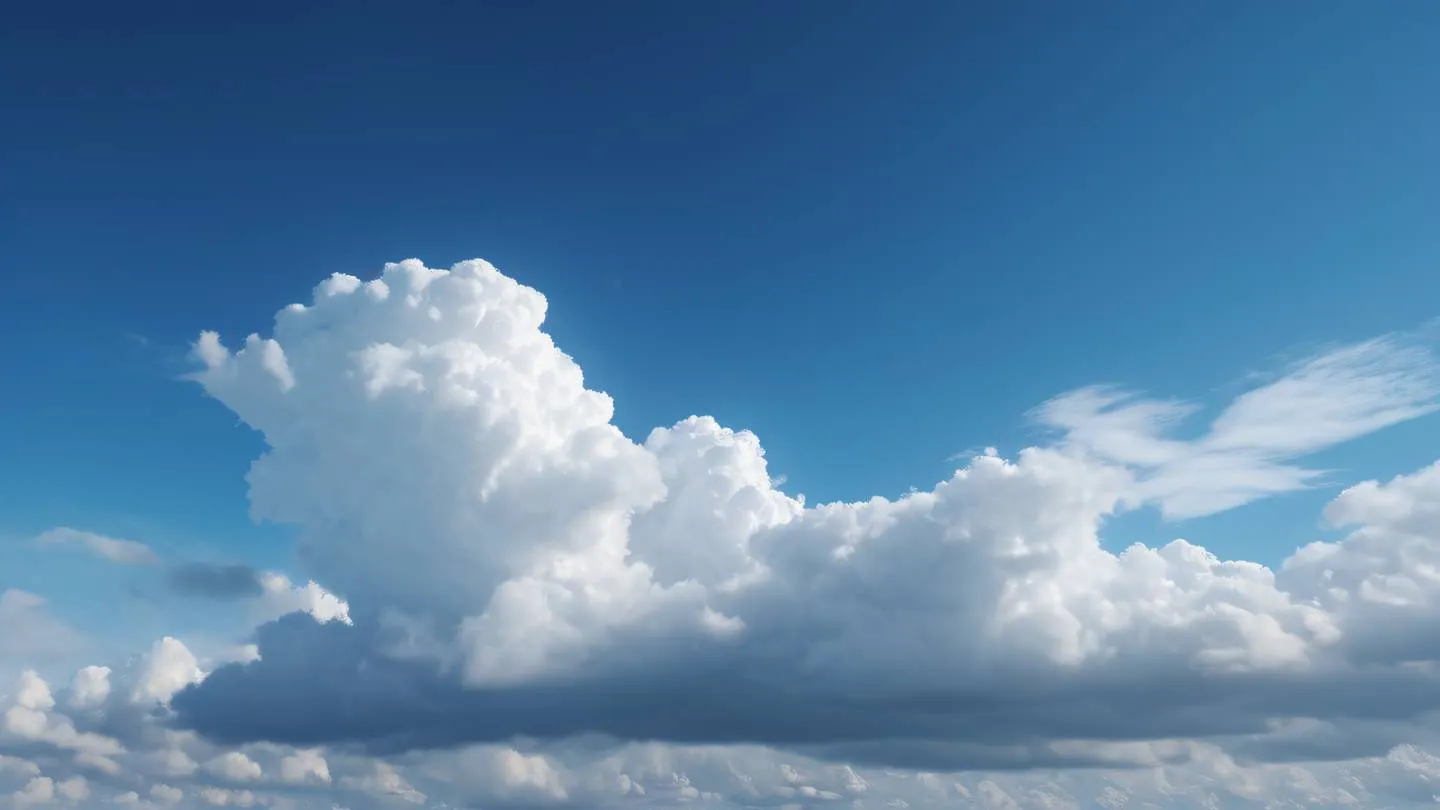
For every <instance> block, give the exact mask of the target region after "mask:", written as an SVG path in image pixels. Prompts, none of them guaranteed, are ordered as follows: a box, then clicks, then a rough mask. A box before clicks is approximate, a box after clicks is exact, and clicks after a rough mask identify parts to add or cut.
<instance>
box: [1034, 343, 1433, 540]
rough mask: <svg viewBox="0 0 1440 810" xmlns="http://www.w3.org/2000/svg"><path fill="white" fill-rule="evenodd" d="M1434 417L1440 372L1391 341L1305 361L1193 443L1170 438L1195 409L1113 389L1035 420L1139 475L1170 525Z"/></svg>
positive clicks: (1234, 406) (1246, 397)
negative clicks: (1386, 431)
mask: <svg viewBox="0 0 1440 810" xmlns="http://www.w3.org/2000/svg"><path fill="white" fill-rule="evenodd" d="M1437 409H1440V365H1437V363H1436V358H1435V355H1434V353H1433V352H1432V351H1431V350H1430V348H1429V347H1428V346H1427V345H1425V344H1424V343H1423V342H1422V341H1420V340H1419V339H1417V338H1415V337H1413V336H1409V335H1404V334H1391V335H1386V336H1382V337H1378V338H1375V339H1372V340H1367V341H1364V342H1361V343H1355V344H1350V345H1346V346H1342V347H1340V348H1336V349H1332V350H1330V351H1326V352H1323V353H1321V354H1317V355H1314V356H1312V357H1310V358H1308V359H1305V360H1302V361H1300V362H1298V363H1295V364H1293V365H1292V366H1290V367H1289V368H1288V369H1286V371H1285V372H1284V373H1283V374H1282V375H1281V376H1280V377H1279V378H1278V379H1275V380H1274V381H1272V382H1270V383H1268V384H1266V385H1263V386H1260V387H1258V388H1254V389H1252V390H1250V391H1247V392H1246V393H1244V394H1242V395H1240V396H1239V397H1237V398H1235V400H1233V401H1232V402H1231V403H1230V404H1229V405H1228V406H1226V407H1225V409H1224V410H1223V411H1221V412H1220V414H1219V415H1218V416H1216V417H1215V419H1214V420H1213V421H1212V422H1211V423H1210V426H1209V429H1208V430H1207V431H1205V432H1204V433H1203V434H1202V435H1200V436H1198V437H1196V438H1192V439H1180V438H1175V437H1174V436H1173V433H1174V432H1175V430H1176V429H1177V428H1178V427H1180V426H1181V425H1182V424H1183V423H1184V422H1185V421H1186V420H1187V419H1189V418H1190V417H1193V416H1194V415H1195V414H1196V413H1197V412H1198V411H1199V410H1200V408H1199V406H1198V405H1196V404H1195V403H1192V402H1186V401H1182V400H1174V399H1152V398H1147V397H1144V396H1142V395H1139V394H1137V393H1135V392H1132V391H1128V390H1125V389H1122V388H1116V387H1110V386H1088V387H1085V388H1080V389H1077V390H1074V391H1070V392H1068V393H1066V394H1062V395H1060V396H1058V397H1056V398H1054V399H1052V400H1050V401H1048V402H1046V403H1044V404H1043V405H1041V406H1040V407H1038V408H1036V409H1035V411H1034V412H1033V413H1032V416H1033V417H1034V418H1036V419H1037V420H1038V421H1040V422H1041V423H1042V424H1044V425H1047V426H1049V427H1053V428H1056V429H1058V430H1060V431H1062V432H1063V433H1064V439H1063V443H1064V444H1065V445H1067V446H1069V447H1071V448H1073V449H1078V450H1080V451H1082V452H1084V453H1086V454H1088V455H1091V456H1094V457H1096V458H1099V459H1103V460H1105V461H1108V462H1112V463H1116V464H1122V465H1124V466H1126V467H1129V468H1131V469H1132V470H1134V471H1136V473H1137V475H1136V485H1135V488H1134V492H1133V493H1132V495H1133V498H1134V499H1135V500H1137V501H1141V502H1149V503H1154V504H1156V505H1158V506H1159V508H1160V510H1161V512H1162V513H1163V514H1164V515H1165V517H1167V518H1171V519H1181V518H1190V517H1200V516H1203V515H1208V514H1213V513H1216V512H1221V511H1224V510H1226V509H1231V508H1234V507H1237V506H1242V505H1244V504H1246V503H1249V502H1251V501H1254V500H1257V499H1259V498H1263V497H1266V496H1269V495H1275V494H1279V493H1283V492H1290V491H1293V490H1298V489H1304V488H1306V487H1309V486H1312V485H1313V484H1314V483H1315V481H1316V480H1317V479H1318V478H1319V477H1320V476H1322V475H1323V474H1324V472H1325V471H1324V470H1319V469H1314V468H1311V467H1307V466H1304V465H1302V464H1299V463H1297V462H1299V461H1300V460H1301V459H1303V458H1304V457H1306V456H1309V455H1312V454H1314V453H1317V452H1319V451H1321V450H1325V449H1326V448H1329V447H1333V446H1335V445H1338V444H1341V443H1344V442H1347V441H1351V440H1353V439H1357V438H1359V437H1361V436H1365V435H1367V434H1369V433H1373V432H1375V431H1377V430H1381V429H1383V428H1387V427H1390V426H1392V425H1396V424H1399V423H1401V422H1405V421H1408V420H1411V419H1415V418H1417V417H1420V416H1424V415H1426V414H1429V413H1432V412H1434V411H1435V410H1437Z"/></svg>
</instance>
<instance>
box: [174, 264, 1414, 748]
mask: <svg viewBox="0 0 1440 810" xmlns="http://www.w3.org/2000/svg"><path fill="white" fill-rule="evenodd" d="M545 311H546V302H545V299H544V297H543V296H542V295H541V294H540V293H538V292H536V291H534V290H532V289H529V288H527V287H524V286H523V285H520V284H519V283H517V282H516V281H514V280H513V279H510V278H508V277H506V276H504V275H503V274H501V273H500V272H499V271H497V270H496V269H495V268H494V267H492V266H490V265H489V264H487V263H485V262H482V261H472V262H465V263H462V264H459V265H456V266H455V267H453V268H451V269H450V270H448V271H447V270H435V269H430V268H426V267H424V266H423V265H422V264H421V263H420V262H418V261H408V262H402V263H399V264H394V265H389V266H387V267H386V268H385V270H384V272H383V274H382V275H381V277H380V278H378V279H376V280H373V281H369V282H361V281H360V280H359V279H356V278H354V277H350V276H341V275H337V276H334V277H332V278H331V279H329V280H328V281H326V282H325V283H323V284H321V285H320V286H319V287H318V288H317V289H316V293H315V299H314V302H313V303H312V304H310V305H293V306H290V307H287V308H286V309H284V310H283V311H281V312H280V313H279V315H278V316H277V318H276V322H275V327H274V331H273V336H272V337H269V338H262V337H260V336H258V335H252V336H250V337H249V338H247V339H246V340H245V342H244V345H243V346H242V347H240V348H239V349H238V350H236V351H231V350H230V349H228V348H227V347H226V346H225V345H224V344H223V343H222V341H221V339H220V337H219V336H218V335H216V334H214V333H205V334H203V335H202V336H201V338H200V340H199V341H198V342H197V344H196V354H197V356H198V358H199V359H200V360H201V361H202V362H203V369H202V370H201V371H200V372H198V373H197V375H196V378H197V379H198V381H199V382H200V383H201V384H202V385H203V386H204V388H205V390H206V391H207V392H208V393H209V394H210V395H212V396H213V397H215V398H216V399H218V400H219V401H221V402H222V403H224V404H225V405H226V406H227V407H229V408H231V409H233V410H234V412H235V413H236V414H238V415H239V416H240V417H241V418H242V419H243V420H244V421H245V422H247V423H248V424H250V425H251V426H253V427H254V428H255V429H256V430H258V431H260V432H261V433H262V434H263V435H264V437H265V440H266V442H267V444H268V446H269V449H268V451H267V452H266V453H265V455H264V456H263V457H262V458H260V459H259V460H257V461H256V462H255V464H254V465H253V467H252V469H251V470H250V473H249V481H250V485H251V499H252V511H253V514H254V516H255V517H256V518H257V519H261V520H270V521H277V522H282V523H287V524H291V525H293V526H295V527H296V528H297V529H298V536H299V543H300V556H301V559H302V561H303V563H304V566H305V568H306V572H305V573H307V574H308V575H310V576H313V577H315V579H317V580H318V581H320V582H323V583H325V584H326V586H327V587H330V588H332V589H334V590H335V591H336V592H337V593H339V594H340V595H341V596H343V597H344V598H345V599H347V600H348V602H349V604H350V614H351V615H352V616H353V617H354V622H353V623H352V624H342V623H336V622H331V623H326V624H318V623H316V622H314V621H310V620H307V619H303V618H302V617H289V618H285V619H281V620H280V621H278V622H275V623H272V624H269V625H267V626H265V627H263V628H262V629H261V630H260V631H259V633H258V635H257V644H258V650H259V655H260V658H259V660H256V661H251V662H249V663H246V664H243V665H242V664H236V665H232V666H229V667H223V668H221V669H219V670H218V671H216V672H214V673H213V674H211V675H210V676H209V677H208V678H207V679H205V680H204V682H203V683H200V684H198V685H196V686H192V687H190V688H188V689H186V690H184V691H182V692H180V693H179V694H177V695H176V697H175V698H174V701H173V706H174V709H175V711H176V712H177V713H178V719H179V720H178V721H179V723H180V724H182V725H183V726H184V727H187V728H190V729H194V730H196V731H198V732H200V733H202V734H203V735H205V736H207V737H208V738H210V739H213V740H219V741H224V742H229V743H244V742H255V741H270V742H274V743H285V744H297V745H320V744H353V745H355V746H357V747H360V748H365V749H368V750H370V751H371V752H372V753H373V752H384V753H391V754H396V753H400V752H403V751H406V750H411V749H417V748H430V747H461V746H465V745H467V744H470V743H503V742H506V741H512V740H516V739H526V738H528V739H548V740H563V739H567V738H577V737H584V736H599V737H603V738H619V739H622V740H636V741H644V740H664V741H672V742H683V743H695V744H708V743H756V744H763V745H770V746H781V747H784V748H786V749H790V750H795V751H798V752H800V753H801V754H803V755H806V756H811V757H815V758H817V759H819V760H832V761H838V760H848V761H856V762H873V763H885V764H893V765H907V766H915V767H923V768H929V769H933V770H945V769H956V768H990V769H1004V768H1011V769H1013V768H1026V767H1035V766H1040V765H1066V764H1091V765H1095V764H1104V763H1109V764H1114V763H1115V762H1117V761H1126V760H1127V758H1129V759H1136V761H1137V762H1138V761H1144V760H1146V759H1147V758H1150V759H1153V758H1154V757H1156V756H1160V757H1162V758H1163V757H1164V756H1188V754H1184V753H1183V749H1181V748H1176V749H1164V750H1171V751H1172V753H1171V754H1164V753H1161V754H1157V753H1156V751H1157V750H1162V749H1156V748H1154V747H1153V745H1152V744H1155V743H1158V742H1160V741H1165V740H1174V739H1178V738H1190V739H1200V738H1203V739H1206V740H1208V743H1207V744H1210V745H1214V746H1217V750H1219V751H1223V752H1228V753H1227V754H1226V755H1227V756H1229V755H1232V754H1233V755H1235V756H1239V757H1248V758H1251V759H1255V760H1258V761H1286V760H1289V759H1297V758H1306V757H1311V756H1336V757H1340V756H1345V757H1348V756H1360V755H1382V754H1384V753H1385V752H1386V751H1387V750H1390V748H1391V747H1392V746H1394V745H1395V744H1397V743H1401V742H1406V741H1410V740H1417V739H1420V738H1422V737H1425V736H1426V735H1427V734H1428V731H1427V729H1428V728H1429V720H1428V715H1429V713H1430V712H1431V711H1432V710H1433V709H1435V708H1436V705H1437V702H1440V697H1437V696H1440V689H1437V687H1440V682H1437V680H1436V677H1435V674H1434V668H1433V666H1432V662H1433V660H1434V659H1435V657H1436V656H1435V655H1434V652H1435V651H1434V649H1433V648H1434V644H1433V642H1432V641H1430V639H1431V638H1433V635H1431V634H1429V633H1428V632H1427V630H1428V629H1429V628H1430V627H1431V626H1432V624H1433V618H1434V616H1436V615H1437V614H1436V613H1435V610H1434V605H1435V594H1436V593H1440V591H1437V588H1436V585H1437V582H1440V578H1436V577H1434V576H1431V575H1430V574H1429V573H1424V572H1425V571H1430V570H1431V569H1429V568H1417V567H1416V564H1417V561H1422V562H1424V564H1425V565H1426V566H1428V565H1430V564H1431V563H1432V562H1433V557H1434V553H1435V548H1436V546H1435V542H1436V540H1435V538H1436V534H1435V531H1434V529H1435V525H1434V524H1435V521H1434V520H1433V512H1434V510H1435V508H1436V507H1435V504H1436V502H1437V500H1440V497H1437V496H1440V493H1436V492H1435V491H1434V490H1435V489H1436V487H1434V486H1433V485H1429V486H1427V485H1424V484H1423V483H1415V482H1414V481H1413V480H1412V479H1400V480H1397V481H1396V482H1392V483H1390V484H1383V485H1382V484H1367V485H1362V486H1360V487H1357V488H1354V489H1351V490H1349V491H1347V492H1346V493H1345V494H1344V495H1342V496H1341V497H1340V498H1339V499H1338V500H1337V501H1336V502H1335V505H1334V506H1332V507H1331V512H1330V516H1331V517H1332V519H1334V520H1335V521H1336V522H1337V523H1340V524H1346V525H1350V526H1352V527H1354V528H1353V533H1352V534H1351V535H1350V536H1349V537H1347V538H1346V539H1344V540H1342V541H1340V542H1338V543H1336V544H1332V545H1328V546H1315V547H1312V548H1308V549H1304V550H1302V551H1300V552H1299V553H1297V554H1296V555H1295V556H1294V557H1293V558H1292V559H1291V560H1290V561H1288V562H1287V563H1286V564H1285V565H1284V566H1283V567H1282V568H1280V569H1279V570H1278V572H1277V571H1272V570H1270V569H1268V568H1266V567H1264V566H1261V565H1257V564H1253V563H1247V562H1233V561H1223V560H1219V559H1217V558H1216V557H1214V556H1213V555H1211V554H1209V553H1208V552H1206V551H1205V550H1204V549H1203V548H1200V547H1197V546H1194V545H1191V544H1189V543H1186V542H1184V541H1174V542H1171V543H1168V544H1165V545H1161V546H1158V547H1146V546H1135V547H1132V548H1129V549H1126V550H1124V551H1121V552H1120V553H1112V552H1111V551H1109V550H1107V549H1106V548H1105V547H1104V546H1103V544H1102V542H1101V532H1102V530H1103V527H1104V526H1105V521H1106V520H1107V518H1108V517H1110V516H1111V515H1113V514H1115V513H1116V512H1117V511H1120V510H1123V509H1128V508H1135V507H1137V506H1141V505H1144V504H1148V503H1154V504H1158V505H1159V506H1161V507H1162V508H1163V509H1164V510H1165V511H1166V512H1167V514H1172V515H1175V516H1185V515H1193V514H1203V513H1206V512H1209V511H1215V510H1217V509H1223V508H1228V507H1230V506H1234V505H1236V504H1239V503H1243V502H1245V501H1248V500H1253V499H1254V498H1256V497H1261V496H1264V495H1267V494H1273V493H1276V492H1282V491H1286V490H1289V489H1295V488H1300V487H1304V486H1308V485H1311V484H1312V483H1313V481H1314V480H1315V476H1316V473H1314V472H1313V471H1310V470H1307V469H1305V468H1303V467H1300V466H1298V465H1296V464H1295V463H1294V461H1295V460H1296V459H1298V458H1301V457H1303V456H1304V455H1306V454H1309V453H1311V452H1314V451H1316V450H1319V449H1323V448H1324V447H1326V446H1329V445H1331V444H1334V443H1336V442H1339V441H1344V440H1348V439H1351V438H1354V437H1356V436H1358V435H1362V434H1363V433H1365V432H1368V431H1371V430H1375V429H1379V428H1382V427H1385V426H1387V425H1389V424H1393V423H1395V422H1398V421H1403V420H1404V419H1409V418H1414V417H1416V416H1420V415H1423V414H1425V413H1428V412H1430V411H1431V410H1433V408H1434V398H1435V394H1436V386H1435V384H1434V369H1433V362H1432V359H1431V357H1430V355H1429V353H1428V351H1426V350H1425V349H1424V348H1423V347H1420V346H1416V345H1413V344H1411V343H1409V342H1407V341H1405V340H1403V339H1401V338H1399V337H1387V338H1382V339H1377V340H1375V341H1370V342H1367V343H1364V344H1359V345H1356V346H1350V347H1342V348H1341V349H1338V350H1336V351H1333V352H1330V353H1327V354H1324V355H1321V356H1318V357H1316V358H1312V359H1311V360H1309V361H1307V362H1305V363H1301V364H1298V365H1297V366H1296V367H1294V368H1293V369H1291V370H1289V371H1288V372H1287V373H1286V374H1285V375H1283V376H1282V377H1281V378H1280V379H1278V380H1275V381H1273V382H1271V383H1270V384H1268V385H1266V386H1262V387H1260V388H1258V389H1256V390H1254V391H1252V392H1250V393H1247V394H1246V395H1245V396H1243V397H1241V398H1240V399H1239V400H1237V401H1236V402H1235V403H1234V404H1233V405H1232V406H1231V407H1230V408H1229V409H1227V410H1226V411H1225V412H1224V413H1223V414H1222V415H1221V417H1220V418H1218V419H1216V420H1215V422H1214V424H1213V425H1212V427H1211V429H1210V431H1209V432H1208V433H1206V434H1204V436H1203V437H1202V438H1200V439H1198V440H1190V441H1186V440H1180V439H1175V438H1169V437H1167V436H1166V435H1164V434H1165V431H1166V429H1167V428H1168V427H1169V426H1170V425H1171V424H1172V423H1174V422H1175V421H1176V420H1178V419H1179V418H1181V417H1183V416H1185V415H1187V414H1188V413H1189V409H1188V408H1187V407H1186V406H1183V405H1181V404H1178V403H1166V402H1153V401H1149V400H1144V399H1143V398H1136V397H1134V396H1132V395H1128V394H1123V393H1120V392H1116V391H1114V390H1112V389H1086V390H1083V391H1080V392H1075V393H1073V394H1070V395H1067V396H1064V397H1060V398H1057V399H1056V400H1054V401H1052V402H1050V403H1047V404H1046V405H1045V406H1043V407H1042V408H1041V409H1040V410H1039V411H1037V416H1038V417H1039V418H1040V419H1041V420H1042V421H1044V422H1045V423H1047V424H1049V425H1050V426H1052V427H1054V428H1057V429H1058V430H1059V431H1060V433H1059V434H1058V436H1057V439H1056V441H1055V442H1054V443H1053V444H1052V445H1050V446H1048V447H1035V448H1030V449H1027V450H1024V451H1022V452H1020V453H1019V454H1017V455H1016V456H1015V457H1014V458H1013V459H1012V460H1006V459H1003V458H1001V457H1000V456H999V455H998V454H995V453H987V454H985V455H982V456H979V457H976V458H974V459H972V460H970V461H969V462H968V463H967V464H966V465H965V466H964V467H962V468H961V469H959V470H957V471H956V473H955V474H954V476H953V477H951V478H950V479H948V480H946V481H944V482H942V483H940V484H939V485H937V486H936V487H935V488H934V489H932V490H929V491H922V492H913V493H911V494H909V495H907V496H905V497H903V498H900V499H897V500H889V499H884V498H875V499H872V500H870V501H866V502H862V503H853V504H828V505H821V506H807V505H806V504H805V503H803V501H802V500H801V499H799V498H798V497H792V496H791V495H788V494H786V493H785V492H783V491H781V490H780V489H779V488H778V487H777V486H776V484H775V482H774V481H773V480H772V479H771V477H770V475H769V474H768V471H767V469H766V465H765V458H764V453H763V451H762V449H761V446H760V443H759V441H758V439H757V438H756V437H755V436H753V435H751V434H749V433H747V432H743V431H740V432H736V431H732V430H729V429H726V428H724V427H722V426H721V425H719V424H717V423H716V422H715V421H714V420H713V419H710V418H707V417H694V418H691V419H688V420H685V421H683V422H681V423H679V424H677V425H675V426H673V427H670V428H662V429H657V430H655V431H654V432H653V433H652V434H651V435H650V436H649V437H647V438H646V440H645V441H644V442H643V443H637V442H634V441H632V440H630V439H629V438H627V437H626V436H624V435H623V434H622V433H621V432H620V431H619V430H618V429H617V428H616V427H615V426H614V425H613V424H612V423H611V417H612V414H613V405H612V403H611V401H610V399H609V398H608V397H607V396H606V395H604V394H601V393H598V392H594V391H591V390H588V389H587V388H586V387H585V384H584V379H583V376H582V374H581V371H580V369H579V367H578V366H577V365H576V364H575V362H574V361H573V360H572V359H571V358H569V357H568V356H567V355H565V354H564V353H563V352H561V351H560V350H559V349H558V348H557V347H556V346H555V344H554V343H553V342H552V340H551V339H550V337H549V336H548V335H547V334H546V333H545V332H544V331H543V330H542V325H543V322H544V318H545ZM1425 476H1426V474H1423V473H1422V474H1421V475H1420V476H1417V479H1421V478H1425ZM1432 477H1433V476H1432ZM1427 480H1428V479H1427ZM1427 510H1428V511H1427ZM1417 571H1420V573H1417ZM1380 631H1384V632H1380ZM1301 722H1308V723H1313V724H1317V725H1318V726H1319V727H1322V728H1323V729H1329V730H1330V738H1333V739H1334V740H1338V741H1339V742H1335V743H1334V744H1332V745H1331V746H1330V747H1329V748H1326V747H1324V746H1320V747H1319V748H1316V747H1315V746H1313V745H1312V746H1311V747H1310V748H1306V747H1305V746H1297V745H1296V744H1295V742H1294V737H1295V734H1294V733H1293V732H1294V728H1295V727H1296V726H1295V724H1296V723H1301ZM1362 732H1363V733H1362ZM1321 738H1325V734H1320V735H1319V736H1318V737H1317V736H1313V735H1312V739H1321ZM1136 745H1139V746H1141V747H1138V748H1137V747H1136ZM1322 749H1323V750H1322ZM1175 752H1180V753H1175Z"/></svg>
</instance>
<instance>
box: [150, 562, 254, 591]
mask: <svg viewBox="0 0 1440 810" xmlns="http://www.w3.org/2000/svg"><path fill="white" fill-rule="evenodd" d="M169 583H170V587H171V589H172V590H174V591H175V592H176V593H178V594H181V595H182V596H189V597H194V598H200V599H221V600H230V599H246V598H249V597H254V596H259V595H260V594H261V593H262V592H263V591H264V589H263V588H262V587H261V585H260V574H259V572H258V571H256V570H255V569H254V568H251V567H250V566H248V565H213V564H211V563H201V562H194V563H187V564H185V565H180V566H176V567H175V568H173V569H171V571H170V575H169Z"/></svg>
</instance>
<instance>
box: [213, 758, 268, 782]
mask: <svg viewBox="0 0 1440 810" xmlns="http://www.w3.org/2000/svg"><path fill="white" fill-rule="evenodd" d="M205 770H206V771H207V772H209V773H210V775H212V776H215V777H217V778H220V779H226V780H229V781H231V782H253V781H255V780H257V779H259V778H260V777H261V776H263V775H264V772H263V771H262V770H261V768H260V766H259V765H258V764H257V763H256V762H255V761H254V760H253V759H251V758H249V757H247V756H245V755H244V754H242V753H240V752H239V751H226V752H225V753H223V754H221V755H220V756H218V757H216V758H214V759H212V760H210V761H209V762H207V763H205Z"/></svg>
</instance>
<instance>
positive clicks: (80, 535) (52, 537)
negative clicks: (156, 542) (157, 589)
mask: <svg viewBox="0 0 1440 810" xmlns="http://www.w3.org/2000/svg"><path fill="white" fill-rule="evenodd" d="M35 544H36V545H38V546H57V547H71V548H82V549H85V550H86V551H88V552H90V553H91V554H94V555H95V556H97V557H101V558H103V559H106V560H109V561H110V562H113V563H118V564H120V565H158V564H159V562H160V558H159V557H158V556H156V554H155V552H154V551H152V550H151V549H150V547H149V546H147V545H145V544H144V543H140V542H137V541H135V540H119V539H116V538H114V537H106V536H105V535H103V534H96V533H95V532H86V531H81V530H79V529H71V528H69V527H67V526H60V527H57V528H54V529H50V530H49V531H46V532H43V533H41V534H40V535H39V536H38V537H36V538H35Z"/></svg>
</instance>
